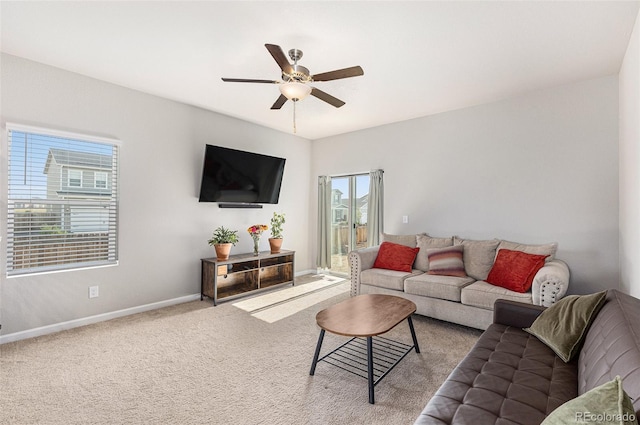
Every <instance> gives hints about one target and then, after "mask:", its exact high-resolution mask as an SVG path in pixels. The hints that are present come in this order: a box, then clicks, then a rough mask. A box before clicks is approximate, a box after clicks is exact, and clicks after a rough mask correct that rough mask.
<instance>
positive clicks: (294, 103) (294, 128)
mask: <svg viewBox="0 0 640 425" xmlns="http://www.w3.org/2000/svg"><path fill="white" fill-rule="evenodd" d="M296 103H298V102H296V101H295V100H294V101H293V133H294V134H295V133H296Z"/></svg>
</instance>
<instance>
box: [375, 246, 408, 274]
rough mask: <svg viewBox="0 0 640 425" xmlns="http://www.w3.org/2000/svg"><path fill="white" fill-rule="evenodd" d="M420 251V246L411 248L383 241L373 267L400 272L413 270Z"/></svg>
mask: <svg viewBox="0 0 640 425" xmlns="http://www.w3.org/2000/svg"><path fill="white" fill-rule="evenodd" d="M418 251H419V248H409V247H408V246H405V245H400V244H396V243H391V242H382V244H380V250H378V256H377V257H376V261H375V262H374V263H373V267H375V268H378V269H389V270H396V271H399V272H411V270H412V269H413V262H414V261H415V259H416V255H417V254H418Z"/></svg>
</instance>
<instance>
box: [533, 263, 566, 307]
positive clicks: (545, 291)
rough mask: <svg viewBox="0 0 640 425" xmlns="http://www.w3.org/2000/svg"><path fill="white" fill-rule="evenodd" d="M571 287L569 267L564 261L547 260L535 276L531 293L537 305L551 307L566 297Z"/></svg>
mask: <svg viewBox="0 0 640 425" xmlns="http://www.w3.org/2000/svg"><path fill="white" fill-rule="evenodd" d="M568 288H569V267H568V266H567V264H566V263H565V262H564V261H561V260H552V261H549V262H547V263H546V264H545V265H544V266H543V267H542V268H541V269H540V270H538V273H536V275H535V277H534V278H533V285H532V286H531V295H532V296H533V303H534V304H535V305H542V306H545V307H549V306H551V305H553V303H555V302H556V301H558V300H559V299H560V298H562V297H564V295H565V294H566V293H567V289H568Z"/></svg>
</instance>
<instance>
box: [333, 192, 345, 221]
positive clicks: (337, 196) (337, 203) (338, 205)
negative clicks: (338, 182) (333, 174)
mask: <svg viewBox="0 0 640 425" xmlns="http://www.w3.org/2000/svg"><path fill="white" fill-rule="evenodd" d="M331 216H332V217H333V222H334V223H344V222H346V221H347V217H348V216H349V206H348V204H347V203H346V202H343V200H342V191H341V190H339V189H333V190H332V191H331Z"/></svg>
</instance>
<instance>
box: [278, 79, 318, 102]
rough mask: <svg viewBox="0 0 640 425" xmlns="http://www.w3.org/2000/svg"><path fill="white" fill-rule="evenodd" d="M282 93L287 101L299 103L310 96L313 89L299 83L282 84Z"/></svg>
mask: <svg viewBox="0 0 640 425" xmlns="http://www.w3.org/2000/svg"><path fill="white" fill-rule="evenodd" d="M279 88H280V93H282V94H283V95H284V96H285V97H286V98H287V99H289V100H293V101H294V102H295V101H298V100H302V99H304V98H305V97H307V96H309V94H310V93H311V87H310V86H308V85H306V84H303V83H298V82H288V83H282V84H280V86H279Z"/></svg>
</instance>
